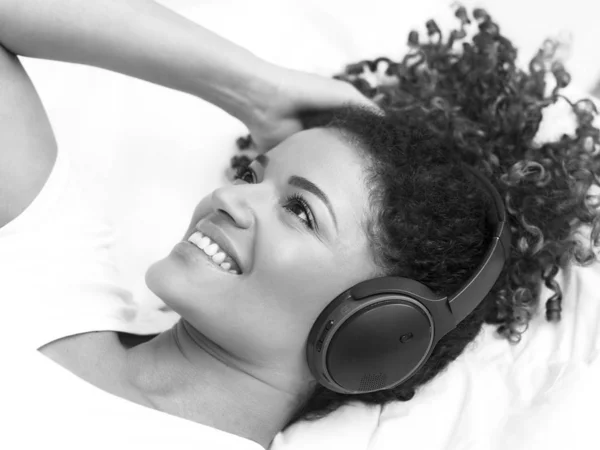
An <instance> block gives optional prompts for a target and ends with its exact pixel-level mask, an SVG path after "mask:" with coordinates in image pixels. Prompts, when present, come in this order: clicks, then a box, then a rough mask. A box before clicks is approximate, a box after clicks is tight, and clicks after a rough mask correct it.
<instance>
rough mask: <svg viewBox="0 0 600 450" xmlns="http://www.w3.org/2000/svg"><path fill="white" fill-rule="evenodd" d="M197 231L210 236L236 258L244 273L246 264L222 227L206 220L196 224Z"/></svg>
mask: <svg viewBox="0 0 600 450" xmlns="http://www.w3.org/2000/svg"><path fill="white" fill-rule="evenodd" d="M196 231H199V232H200V233H202V234H203V235H205V236H207V237H208V238H210V240H211V241H213V242H214V243H215V244H217V245H218V246H219V247H220V248H221V249H222V250H223V251H224V252H225V253H227V254H228V255H229V256H231V258H233V259H234V260H235V262H236V263H237V265H238V266H239V268H240V271H241V272H242V273H244V272H245V268H244V266H245V264H244V263H243V262H242V261H241V259H240V257H239V254H238V252H237V250H236V248H235V246H234V245H233V243H232V242H231V239H229V237H228V236H227V235H226V234H225V233H224V232H223V230H221V228H219V227H218V226H217V225H215V224H213V223H212V222H204V223H202V224H198V225H196Z"/></svg>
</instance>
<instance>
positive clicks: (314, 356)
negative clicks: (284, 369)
mask: <svg viewBox="0 0 600 450" xmlns="http://www.w3.org/2000/svg"><path fill="white" fill-rule="evenodd" d="M462 166H463V168H464V169H465V170H466V172H468V173H470V174H472V175H474V176H475V179H476V180H478V182H479V183H480V184H481V185H482V186H483V188H484V189H485V191H487V192H488V194H489V195H490V197H491V199H492V200H493V202H492V206H491V207H490V208H489V210H488V211H487V219H488V221H489V223H490V224H492V225H493V226H494V232H493V237H492V241H491V243H490V246H489V247H488V249H487V251H486V253H485V256H484V258H483V261H482V262H481V263H480V264H479V266H478V267H477V269H476V270H475V272H474V273H473V275H471V277H470V278H469V279H468V280H467V282H466V283H465V284H464V285H463V286H462V287H461V288H460V289H459V290H458V292H456V293H455V294H453V295H452V296H450V297H440V296H438V295H435V294H434V293H433V292H432V291H431V290H430V289H429V288H428V287H427V286H425V285H423V284H421V283H419V282H417V281H415V280H411V279H408V278H403V277H379V278H374V279H371V280H367V281H363V282H361V283H358V284H356V285H354V286H353V287H351V288H350V289H348V290H346V291H344V292H342V293H341V294H340V295H338V296H337V297H336V298H335V299H334V300H333V301H332V302H331V303H330V304H329V305H328V306H327V307H326V308H325V309H324V310H323V311H322V312H321V314H320V315H319V317H318V318H317V320H316V321H315V323H314V324H313V326H312V328H311V330H310V333H309V335H308V341H307V346H306V357H307V361H308V366H309V368H310V371H311V373H312V374H313V376H314V377H315V378H316V380H317V381H318V382H319V383H320V384H321V385H323V386H325V387H326V388H328V389H330V390H332V391H334V392H338V393H341V394H365V393H368V392H375V391H380V390H384V389H391V388H394V387H396V386H398V385H399V384H401V383H402V382H404V381H405V380H407V379H408V378H410V377H411V376H412V375H413V374H414V373H415V372H416V371H417V370H419V369H420V368H421V367H422V366H423V365H424V364H425V362H426V361H427V360H428V359H429V356H430V355H431V353H432V351H433V349H434V347H435V345H436V344H437V343H438V342H439V340H440V339H441V338H442V337H444V336H445V335H446V334H448V333H449V332H450V331H452V330H453V329H454V328H455V327H456V326H457V325H458V324H459V323H460V322H461V321H462V320H463V319H464V318H465V317H466V316H468V315H469V314H470V313H471V312H472V311H473V310H474V309H475V308H476V307H477V305H479V303H481V301H482V300H483V299H484V298H485V296H486V295H487V294H488V292H489V291H490V290H491V289H492V287H493V286H494V283H495V282H496V280H497V279H498V277H499V276H500V273H501V272H502V268H503V267H504V263H505V261H506V260H507V259H508V258H509V255H510V245H511V234H510V230H509V227H508V226H507V225H506V212H505V210H504V203H503V202H502V198H501V197H500V194H499V193H498V191H497V190H496V189H495V188H494V186H493V185H492V184H491V183H490V182H489V181H488V180H487V179H486V178H485V177H484V176H483V174H481V173H480V172H478V171H477V170H475V169H473V168H472V167H470V166H467V165H466V164H462Z"/></svg>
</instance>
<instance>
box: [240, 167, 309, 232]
mask: <svg viewBox="0 0 600 450" xmlns="http://www.w3.org/2000/svg"><path fill="white" fill-rule="evenodd" d="M248 173H249V174H251V175H252V183H254V182H255V180H256V173H255V172H254V170H253V169H252V168H250V167H248V166H245V167H239V168H238V169H237V171H236V173H235V175H234V176H233V179H234V180H243V179H244V176H245V175H246V174H248ZM290 203H295V204H298V205H300V206H301V208H302V210H303V212H304V214H306V220H303V219H301V218H300V217H299V216H298V215H297V214H294V213H293V212H292V211H291V210H290V209H289V208H287V207H286V208H285V210H286V211H287V212H289V213H290V214H292V215H293V216H294V217H296V219H298V220H299V221H300V222H302V224H303V225H304V226H305V227H306V228H309V229H311V230H314V229H315V220H314V217H313V214H312V211H311V209H310V207H309V206H308V203H307V202H306V200H305V199H304V197H303V196H302V195H301V194H299V193H297V192H295V193H293V194H292V195H290V196H288V197H287V198H286V199H285V204H286V205H289V204H290Z"/></svg>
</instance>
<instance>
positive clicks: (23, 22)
mask: <svg viewBox="0 0 600 450" xmlns="http://www.w3.org/2000/svg"><path fill="white" fill-rule="evenodd" d="M0 43H1V44H2V45H3V46H4V47H5V48H6V49H8V50H9V51H11V52H12V53H15V54H16V55H22V56H28V57H33V58H43V59H50V60H56V61H66V62H71V63H80V64H86V65H90V66H95V67H100V68H104V69H108V70H112V71H115V72H119V73H122V74H125V75H130V76H132V77H136V78H140V79H143V80H146V81H149V82H152V83H156V84H159V85H162V86H165V87H169V88H173V89H177V90H180V91H183V92H187V93H189V94H192V95H195V96H198V97H200V98H202V99H205V100H207V101H209V102H211V103H213V104H215V105H216V106H218V107H220V108H222V109H224V110H225V111H227V112H228V113H229V114H231V115H233V116H234V117H237V118H238V119H240V120H242V121H244V122H249V121H251V120H252V119H253V117H254V116H255V115H256V114H257V109H259V108H260V107H261V104H262V103H261V102H262V101H263V99H265V98H268V97H269V96H270V95H272V93H273V92H272V90H273V89H274V88H275V86H276V81H275V80H272V79H273V76H275V73H276V72H277V71H276V70H275V67H274V66H273V65H271V64H268V63H266V62H265V61H263V60H261V59H259V58H257V57H256V56H254V55H253V54H252V53H250V52H249V51H247V50H245V49H243V48H242V47H240V46H238V45H235V44H234V43H232V42H230V41H228V40H226V39H224V38H222V37H220V36H218V35H216V34H215V33H212V32H211V31H209V30H207V29H205V28H203V27H201V26H200V25H198V24H197V23H195V22H192V21H190V20H188V19H186V18H184V17H182V16H181V15H179V14H177V13H175V12H174V11H172V10H170V9H168V8H166V7H164V6H162V5H160V4H158V3H156V2H154V1H151V0H0Z"/></svg>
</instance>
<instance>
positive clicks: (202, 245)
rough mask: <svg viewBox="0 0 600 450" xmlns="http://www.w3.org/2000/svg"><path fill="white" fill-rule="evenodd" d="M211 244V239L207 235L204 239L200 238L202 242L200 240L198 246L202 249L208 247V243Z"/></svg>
mask: <svg viewBox="0 0 600 450" xmlns="http://www.w3.org/2000/svg"><path fill="white" fill-rule="evenodd" d="M209 244H210V239H209V238H207V237H206V236H204V237H202V239H200V242H198V247H200V248H201V249H202V250H204V249H205V248H206V247H208V245H209Z"/></svg>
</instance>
